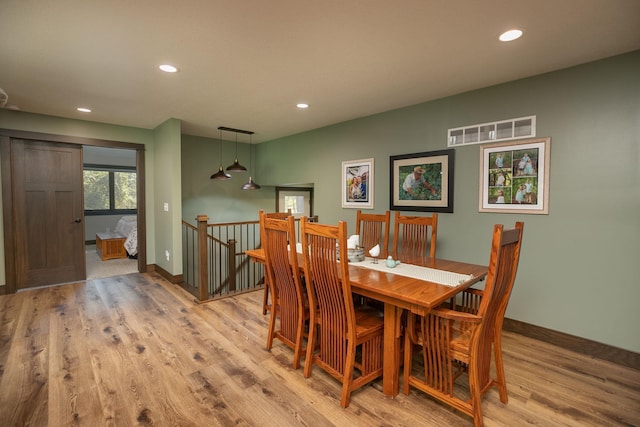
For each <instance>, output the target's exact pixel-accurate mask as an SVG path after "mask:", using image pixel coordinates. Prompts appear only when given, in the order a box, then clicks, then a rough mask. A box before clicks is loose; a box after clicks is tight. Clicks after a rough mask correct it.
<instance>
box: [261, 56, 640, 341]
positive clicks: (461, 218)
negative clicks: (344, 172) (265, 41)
mask: <svg viewBox="0 0 640 427" xmlns="http://www.w3.org/2000/svg"><path fill="white" fill-rule="evenodd" d="M638 76H640V51H636V52H632V53H629V54H625V55H621V56H617V57H613V58H609V59H606V60H602V61H597V62H593V63H588V64H584V65H580V66H577V67H573V68H569V69H565V70H561V71H557V72H553V73H548V74H543V75H539V76H535V77H532V78H527V79H523V80H518V81H514V82H510V83H507V84H502V85H498V86H493V87H488V88H484V89H480V90H476V91H472V92H468V93H463V94H460V95H456V96H451V97H447V98H444V99H439V100H436V101H432V102H426V103H423V104H419V105H415V106H411V107H407V108H402V109H398V110H394V111H389V112H385V113H382V114H377V115H374V116H369V117H364V118H360V119H357V120H352V121H349V122H344V123H340V124H336V125H334V126H329V127H325V128H321V129H317V130H313V131H310V132H305V133H302V134H298V135H293V136H289V137H286V138H281V139H277V140H273V141H269V142H266V143H262V144H259V145H258V146H257V155H256V161H257V176H258V177H259V178H260V180H261V183H264V184H270V185H277V184H280V183H296V182H312V183H314V185H315V188H314V193H315V200H314V207H315V208H314V210H315V213H316V214H317V215H319V218H320V220H321V221H322V222H325V223H336V222H337V221H338V220H342V219H344V220H347V221H348V224H349V232H350V233H351V232H353V231H354V228H355V210H354V209H343V208H341V205H340V196H341V195H340V179H341V171H340V170H341V162H342V161H344V160H356V159H363V158H370V157H373V158H374V159H375V164H374V171H375V195H374V201H375V209H374V210H373V211H372V212H384V211H385V210H386V209H388V208H389V156H392V155H398V154H407V153H419V152H424V151H434V150H442V149H446V148H447V145H446V144H447V129H449V128H454V127H460V126H465V125H473V124H477V123H485V122H492V121H497V120H503V119H511V118H516V117H522V116H528V115H536V116H537V136H538V137H550V138H551V150H550V152H551V160H550V182H549V184H550V185H549V189H550V200H549V215H523V214H519V215H516V214H500V213H480V212H478V180H479V146H478V145H470V146H466V147H458V148H456V149H455V151H456V153H455V195H454V208H455V211H454V213H453V214H440V215H439V221H438V222H439V224H438V251H437V252H438V257H441V258H450V259H456V260H461V261H467V262H472V263H483V264H486V263H487V262H488V260H489V245H490V240H491V235H492V228H493V225H494V224H496V223H503V224H505V225H506V226H513V224H514V223H515V221H520V220H522V221H524V223H525V228H524V241H523V248H522V258H521V261H520V267H519V271H518V276H517V281H516V284H515V288H514V291H513V294H512V297H511V301H510V304H509V307H508V310H507V317H509V318H512V319H516V320H520V321H523V322H527V323H530V324H534V325H538V326H542V327H545V328H550V329H553V330H557V331H561V332H564V333H567V334H571V335H576V336H579V337H583V338H587V339H591V340H594V341H598V342H601V343H605V344H609V345H612V346H615V347H619V348H623V349H627V350H631V351H635V352H640V334H639V333H638V325H640V310H638V308H637V302H638V301H640V280H639V279H638V275H637V272H636V269H635V266H636V265H635V264H636V263H637V262H638V259H639V256H640V172H639V171H640V167H639V165H640V152H639V149H640V78H639V77H638ZM372 90H373V89H372ZM309 113H310V114H311V113H312V111H311V110H310V111H309ZM425 215H428V214H426V213H425Z"/></svg>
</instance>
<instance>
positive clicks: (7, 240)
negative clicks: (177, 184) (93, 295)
mask: <svg viewBox="0 0 640 427" xmlns="http://www.w3.org/2000/svg"><path fill="white" fill-rule="evenodd" d="M11 139H21V140H36V141H45V142H53V143H56V142H59V143H64V144H78V145H92V146H97V147H109V148H128V149H134V150H136V175H137V179H136V187H137V188H136V192H137V194H136V197H137V209H138V271H139V272H141V273H144V272H146V271H147V262H146V260H147V239H146V235H147V233H146V230H147V227H146V206H145V203H146V197H145V180H144V177H145V158H144V151H145V146H144V144H136V143H131V142H120V141H110V140H103V139H94V138H83V137H75V136H65V135H53V134H47V133H39V132H27V131H19V130H11V129H0V169H1V175H0V179H1V181H2V215H3V221H2V222H3V228H4V259H5V292H6V293H7V294H9V293H15V292H16V291H17V289H16V257H15V251H14V248H15V243H16V234H15V230H14V229H13V223H14V218H13V203H12V200H13V182H12V174H11V169H12V167H13V165H12V163H11ZM82 223H83V224H84V211H83V215H82ZM85 262H86V261H85Z"/></svg>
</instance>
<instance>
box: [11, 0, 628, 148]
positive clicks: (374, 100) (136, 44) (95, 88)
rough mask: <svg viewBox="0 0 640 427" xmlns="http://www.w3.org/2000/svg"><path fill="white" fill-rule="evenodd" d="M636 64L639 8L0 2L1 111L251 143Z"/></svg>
mask: <svg viewBox="0 0 640 427" xmlns="http://www.w3.org/2000/svg"><path fill="white" fill-rule="evenodd" d="M512 27H518V28H522V29H524V31H525V35H524V37H523V38H521V39H520V40H517V41H515V42H512V43H509V44H505V43H501V42H499V41H498V40H497V36H498V35H499V34H500V33H501V32H502V31H504V30H506V29H509V28H512ZM637 49H640V1H639V0H484V1H475V0H183V1H175V0H133V1H131V0H129V1H126V0H112V1H86V0H56V1H41V0H0V88H3V89H4V90H5V91H6V92H7V93H8V94H9V104H13V105H16V106H18V107H19V108H20V109H21V110H23V111H28V112H34V113H42V114H49V115H54V116H62V117H70V118H75V119H85V120H91V121H98V122H105V123H113V124H120V125H126V126H136V127H142V128H154V127H156V126H158V125H159V124H160V123H162V122H164V121H165V120H166V119H168V118H171V117H174V118H178V119H181V120H182V123H183V128H182V130H183V132H184V133H187V134H191V135H199V136H209V137H217V136H218V131H217V128H218V126H229V127H234V128H240V129H247V130H252V131H255V132H256V135H255V136H254V137H253V142H254V143H256V142H262V141H265V140H270V139H273V138H276V137H281V136H285V135H291V134H295V133H299V132H303V131H306V130H310V129H315V128H318V127H322V126H327V125H331V124H334V123H339V122H342V121H345V120H350V119H355V118H358V117H363V116H367V115H371V114H375V113H379V112H383V111H387V110H391V109H395V108H399V107H403V106H408V105H413V104H417V103H421V102H425V101H428V100H432V99H437V98H441V97H445V96H448V95H452V94H456V93H461V92H465V91H468V90H473V89H478V88H481V87H486V86H490V85H494V84H497V83H501V82H506V81H510V80H515V79H519V78H523V77H527V76H532V75H536V74H540V73H545V72H548V71H553V70H558V69H561V68H566V67H569V66H573V65H577V64H581V63H585V62H589V61H592V60H597V59H601V58H605V57H609V56H613V55H617V54H620V53H624V52H629V51H632V50H637ZM161 63H172V64H174V65H176V66H178V67H179V68H180V70H181V71H180V72H179V73H177V74H171V75H170V74H165V73H161V72H160V71H158V69H157V66H158V65H159V64H161ZM300 101H304V102H308V103H309V104H310V105H311V107H310V108H309V109H307V110H298V109H297V108H296V107H295V104H296V103H297V102H300ZM78 106H87V107H90V108H92V109H93V112H92V113H90V114H82V113H79V112H77V111H76V110H75V108H76V107H78ZM241 142H245V141H242V140H241Z"/></svg>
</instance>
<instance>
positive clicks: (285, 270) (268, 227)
mask: <svg viewBox="0 0 640 427" xmlns="http://www.w3.org/2000/svg"><path fill="white" fill-rule="evenodd" d="M260 233H261V236H262V247H263V248H264V256H265V274H266V277H268V282H269V284H270V286H271V287H272V288H273V290H274V291H273V293H272V305H271V310H270V318H269V329H268V334H267V345H266V347H267V350H271V347H272V345H273V340H274V338H278V339H279V340H281V341H282V342H283V343H285V344H286V345H288V346H289V347H291V348H292V349H293V368H294V369H297V368H298V367H299V366H300V359H301V357H302V354H303V351H304V350H305V349H304V347H303V335H304V330H305V324H306V322H307V321H308V320H309V305H308V299H307V296H306V292H304V288H303V285H302V283H301V279H300V269H299V267H298V256H297V253H296V249H295V241H296V239H295V221H294V218H293V216H289V217H287V218H286V219H285V220H279V219H272V218H268V217H267V216H266V215H265V214H264V213H262V212H260ZM290 242H293V243H292V244H290ZM278 321H279V328H276V324H277V323H278Z"/></svg>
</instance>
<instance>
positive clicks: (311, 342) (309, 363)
mask: <svg viewBox="0 0 640 427" xmlns="http://www.w3.org/2000/svg"><path fill="white" fill-rule="evenodd" d="M316 334H317V332H316V322H315V319H313V318H312V319H311V320H310V321H309V338H308V339H307V355H306V356H305V360H304V377H305V378H309V377H310V376H311V368H312V367H313V350H314V348H315V346H316Z"/></svg>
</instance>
